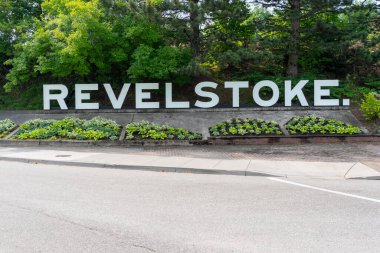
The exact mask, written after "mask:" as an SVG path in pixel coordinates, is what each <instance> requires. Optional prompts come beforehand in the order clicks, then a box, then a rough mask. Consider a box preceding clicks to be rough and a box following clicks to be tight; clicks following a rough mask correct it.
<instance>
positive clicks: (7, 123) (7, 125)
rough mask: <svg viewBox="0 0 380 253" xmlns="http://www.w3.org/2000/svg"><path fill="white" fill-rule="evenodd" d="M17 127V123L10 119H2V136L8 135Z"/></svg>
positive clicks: (0, 124) (0, 128)
mask: <svg viewBox="0 0 380 253" xmlns="http://www.w3.org/2000/svg"><path fill="white" fill-rule="evenodd" d="M15 127H16V124H15V123H14V122H13V121H12V120H10V119H4V120H0V138H3V137H4V136H6V135H7V134H8V133H9V131H11V130H12V129H13V128H15Z"/></svg>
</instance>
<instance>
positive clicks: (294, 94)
mask: <svg viewBox="0 0 380 253" xmlns="http://www.w3.org/2000/svg"><path fill="white" fill-rule="evenodd" d="M308 83H309V81H308V80H301V81H299V82H298V83H297V84H296V85H292V82H291V81H285V86H284V89H285V90H284V96H285V97H284V101H285V106H292V102H293V100H294V99H295V98H297V99H298V101H299V103H300V104H301V106H310V104H309V102H308V101H307V99H306V97H305V94H304V93H303V88H304V87H305V85H306V84H308ZM131 85H132V84H130V83H125V84H124V85H123V87H122V89H121V91H120V93H119V95H118V96H117V95H116V94H115V92H114V90H113V89H112V87H111V85H110V84H107V83H106V84H103V87H104V89H105V91H106V93H107V95H108V98H109V100H110V102H111V104H112V107H113V108H114V109H121V108H122V106H123V104H124V102H125V100H126V97H127V95H128V92H129V90H130V88H131ZM337 86H339V81H338V80H315V81H314V99H313V104H312V105H313V106H339V105H340V104H341V103H340V102H341V101H340V100H339V99H334V98H329V96H330V89H329V87H337ZM217 87H218V84H217V83H215V82H201V83H199V84H197V85H196V86H195V89H194V93H195V94H196V95H197V96H198V97H199V98H198V99H197V100H196V102H195V103H194V106H195V107H197V108H213V107H216V106H217V105H218V104H219V96H218V95H217V94H216V93H214V92H211V91H210V90H215V89H216V88H217ZM265 87H266V89H270V90H272V96H271V98H269V99H268V98H267V99H263V98H262V97H261V96H260V91H261V90H262V89H263V88H265ZM159 88H160V84H159V83H136V84H135V100H136V104H135V108H136V109H160V108H167V109H186V108H190V102H189V101H173V85H172V83H166V84H165V104H164V105H161V104H160V102H158V101H152V91H154V90H158V89H159ZM224 88H225V89H227V90H229V92H232V101H231V102H232V103H231V104H232V107H234V108H239V107H240V93H241V92H244V90H245V91H246V90H247V89H248V88H249V82H248V81H227V82H225V83H224ZM205 89H207V90H205ZM98 90H99V84H76V85H75V109H77V110H98V109H99V107H100V104H99V103H97V102H89V100H90V99H91V93H90V92H96V91H98ZM68 94H69V90H68V88H67V86H65V85H63V84H45V85H44V86H43V99H44V110H50V109H51V102H52V101H56V102H58V105H59V107H60V109H61V110H67V109H68V107H67V104H66V102H65V99H66V98H67V96H68ZM252 99H253V102H254V103H256V104H257V105H258V106H262V107H270V106H274V105H275V104H277V103H278V101H279V99H280V89H279V87H278V86H277V84H276V83H274V82H273V81H269V80H265V81H260V82H258V83H257V84H256V85H255V86H254V87H253V91H252ZM349 103H350V101H349V99H343V101H342V105H344V106H348V105H349Z"/></svg>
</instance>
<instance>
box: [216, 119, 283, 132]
mask: <svg viewBox="0 0 380 253" xmlns="http://www.w3.org/2000/svg"><path fill="white" fill-rule="evenodd" d="M209 132H210V135H211V136H249V135H281V134H283V133H282V131H281V129H280V126H279V125H278V123H277V122H275V121H265V120H262V119H245V120H244V119H239V118H235V119H232V120H227V121H225V122H221V123H219V124H217V125H214V126H212V127H210V128H209Z"/></svg>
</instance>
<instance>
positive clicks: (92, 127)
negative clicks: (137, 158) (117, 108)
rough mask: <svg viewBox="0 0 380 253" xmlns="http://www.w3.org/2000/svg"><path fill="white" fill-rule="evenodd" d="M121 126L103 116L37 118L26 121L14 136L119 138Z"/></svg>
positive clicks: (23, 137)
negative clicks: (88, 117)
mask: <svg viewBox="0 0 380 253" xmlns="http://www.w3.org/2000/svg"><path fill="white" fill-rule="evenodd" d="M119 134H120V126H119V125H118V124H116V122H115V121H113V120H110V119H105V118H102V117H95V118H93V119H91V120H82V119H78V118H64V119H62V120H41V119H35V120H30V121H27V122H25V123H24V124H22V125H21V126H20V129H19V131H18V132H17V133H16V134H15V136H14V137H13V138H15V139H18V140H28V139H31V140H35V139H39V140H46V139H50V140H55V139H74V140H95V141H96V140H103V139H109V140H117V139H118V136H119Z"/></svg>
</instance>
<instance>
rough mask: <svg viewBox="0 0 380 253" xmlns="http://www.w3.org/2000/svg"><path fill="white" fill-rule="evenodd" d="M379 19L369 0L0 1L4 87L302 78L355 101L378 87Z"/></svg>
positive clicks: (0, 60)
mask: <svg viewBox="0 0 380 253" xmlns="http://www.w3.org/2000/svg"><path fill="white" fill-rule="evenodd" d="M379 14H380V9H379V3H378V1H368V0H367V1H365V0H362V1H350V0H312V1H309V0H308V1H306V0H251V1H248V0H247V1H245V0H213V1H211V0H0V85H2V86H4V88H5V90H7V91H12V90H13V92H14V90H15V89H20V87H23V88H29V87H33V86H39V85H41V84H42V83H47V82H54V81H57V80H60V82H66V83H75V82H79V81H80V82H113V83H115V85H121V84H122V83H123V82H125V81H137V80H139V81H146V80H156V81H167V80H171V81H174V82H176V83H177V84H182V85H192V84H193V83H194V82H195V81H197V80H202V79H204V80H206V79H208V80H210V79H211V80H243V79H244V80H251V81H257V80H259V79H261V78H270V79H275V80H277V79H281V80H282V79H284V78H294V79H299V78H305V77H306V78H311V79H312V78H338V79H341V80H344V82H345V85H346V86H345V89H344V92H346V93H348V94H349V95H350V94H351V95H353V93H350V92H351V90H352V88H362V89H377V90H378V89H379V86H380V15H379ZM345 95H347V94H345ZM0 100H1V98H0Z"/></svg>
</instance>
